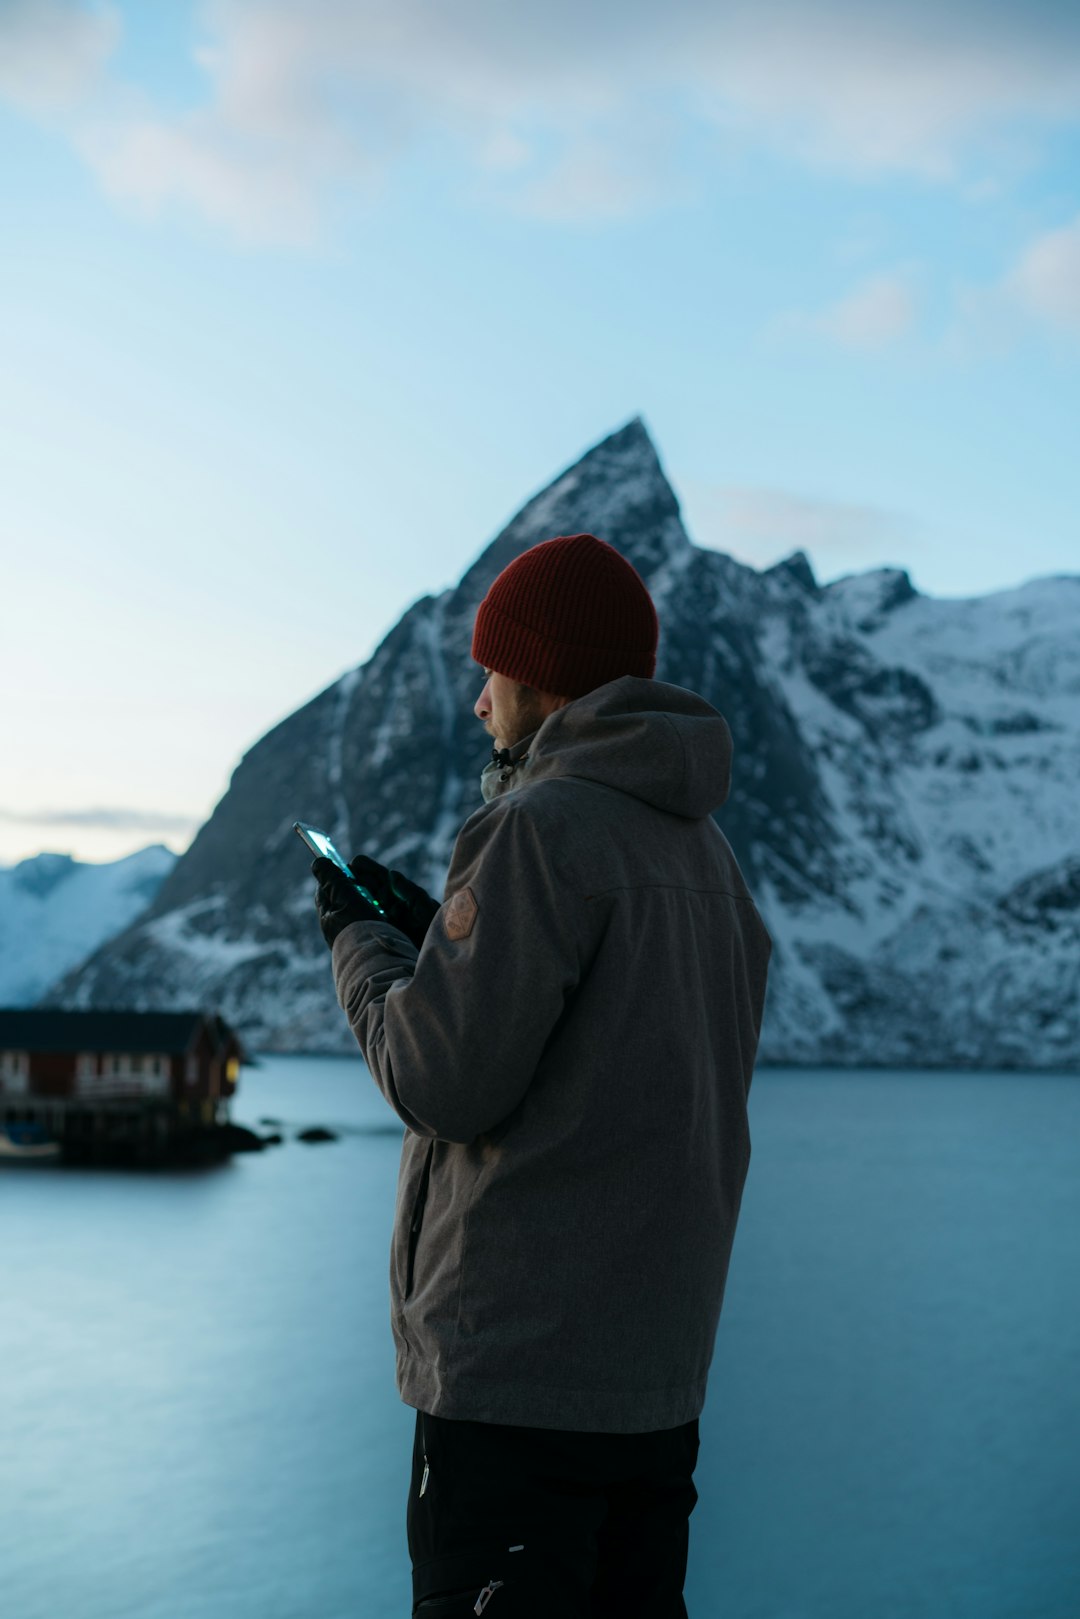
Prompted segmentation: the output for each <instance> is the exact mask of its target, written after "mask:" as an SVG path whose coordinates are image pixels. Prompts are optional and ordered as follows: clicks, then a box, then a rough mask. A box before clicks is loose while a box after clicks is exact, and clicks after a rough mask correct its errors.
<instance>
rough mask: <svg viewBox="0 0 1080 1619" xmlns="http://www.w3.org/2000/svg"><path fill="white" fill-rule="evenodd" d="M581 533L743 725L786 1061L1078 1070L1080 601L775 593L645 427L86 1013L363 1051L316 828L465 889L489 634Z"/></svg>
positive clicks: (488, 561)
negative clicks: (218, 1027)
mask: <svg viewBox="0 0 1080 1619" xmlns="http://www.w3.org/2000/svg"><path fill="white" fill-rule="evenodd" d="M582 529H589V530H592V531H593V532H594V533H597V534H599V535H601V536H602V537H603V538H604V539H607V540H609V541H610V542H611V543H612V544H613V545H615V546H616V547H617V548H618V549H619V550H620V551H622V552H623V554H624V555H625V556H627V557H629V559H630V560H631V561H632V562H633V563H634V565H635V566H636V567H637V568H638V570H639V571H640V572H641V574H642V575H643V576H644V578H645V579H646V581H647V583H648V585H649V588H650V590H651V591H652V593H653V596H654V598H655V600H656V605H657V610H658V612H659V616H660V624H661V643H660V658H659V664H658V668H657V675H658V677H659V678H661V679H663V680H668V681H672V682H674V683H675V684H677V685H681V686H686V687H689V688H691V689H692V690H694V691H698V692H701V693H702V695H704V696H705V697H706V698H708V699H709V701H711V702H713V703H714V704H715V705H716V707H717V708H719V709H720V710H722V712H723V713H724V714H725V715H726V716H727V719H728V721H729V723H730V725H731V729H732V732H733V735H734V739H735V766H734V781H733V789H732V796H731V799H730V801H729V803H728V804H727V805H726V806H725V807H724V809H723V810H722V811H721V813H720V814H719V816H718V817H717V819H718V821H719V823H720V825H721V826H722V827H723V829H724V831H725V832H726V833H727V835H728V837H729V838H730V840H731V842H732V844H733V846H734V848H735V851H736V854H737V855H738V857H739V860H740V862H741V864H742V866H743V869H744V870H745V872H746V875H747V877H748V879H749V881H750V884H751V887H752V888H753V891H754V893H755V895H756V897H757V899H758V901H759V904H760V906H761V908H762V911H763V912H764V914H765V918H766V921H767V923H768V925H769V927H770V929H771V931H772V933H773V936H774V939H775V944H776V952H775V956H774V965H773V970H772V974H771V980H770V993H769V1004H768V1008H767V1013H766V1027H765V1033H764V1039H763V1047H762V1054H763V1056H764V1057H765V1058H766V1059H771V1060H773V1061H793V1062H807V1063H839V1064H898V1065H911V1066H929V1067H934V1066H985V1067H1009V1066H1016V1067H1034V1068H1054V1067H1076V1066H1078V1065H1080V810H1078V805H1080V579H1078V578H1072V577H1068V578H1059V579H1050V580H1041V581H1036V582H1035V583H1032V584H1028V585H1024V586H1022V587H1020V588H1019V589H1016V590H1009V591H1003V592H1000V593H998V594H996V595H993V596H988V597H984V598H977V599H971V600H965V601H953V600H934V599H932V598H929V597H925V596H921V595H919V594H918V593H917V592H916V591H915V590H914V589H913V587H912V585H911V582H910V580H909V579H908V577H907V575H906V574H905V573H903V572H901V571H899V570H878V571H875V572H872V573H866V574H861V575H855V576H852V577H849V578H846V579H842V580H838V581H836V582H835V583H833V584H831V585H828V586H825V587H822V586H820V585H819V584H818V583H817V581H816V580H815V578H814V576H813V573H812V572H811V569H810V566H809V564H808V562H807V560H806V558H805V557H804V556H802V555H801V553H796V554H795V555H793V556H792V557H790V558H789V559H788V560H787V561H786V562H783V563H780V564H778V565H777V566H776V567H774V568H770V569H768V570H767V571H765V572H761V573H759V572H757V571H756V570H755V569H753V568H749V567H745V566H743V565H742V564H740V563H737V562H735V561H734V560H733V559H732V558H730V557H728V556H725V555H723V554H722V553H719V552H716V551H706V550H701V549H699V548H698V547H696V546H694V545H693V544H692V543H691V541H690V539H689V537H688V535H687V533H686V530H685V529H684V527H683V524H682V520H681V517H680V514H679V506H678V502H677V500H676V498H675V495H674V493H673V491H672V489H671V486H670V485H669V483H668V481H667V479H666V478H665V476H664V473H663V471H662V469H661V466H660V463H659V460H658V459H657V455H656V451H655V450H654V448H653V445H652V443H651V441H650V439H649V437H648V434H647V433H646V431H645V428H644V427H643V425H642V424H641V423H640V422H637V421H635V422H631V423H630V424H629V425H628V426H627V427H625V428H623V429H622V430H621V431H620V432H618V433H616V434H614V435H613V436H612V437H610V438H608V439H606V440H605V441H604V442H603V443H601V444H599V445H597V446H596V448H595V449H593V450H591V451H590V452H589V454H588V455H586V456H585V457H584V458H583V459H582V460H581V461H579V462H578V463H577V464H576V465H575V466H573V467H571V468H570V469H569V470H568V471H566V472H565V473H563V474H562V475H561V476H560V477H559V478H557V479H556V480H555V482H554V483H553V484H552V485H551V486H550V487H549V488H547V489H545V490H544V491H543V492H542V493H541V494H539V495H537V496H536V497H535V498H534V499H533V500H531V501H530V502H529V503H528V504H527V505H526V506H525V507H524V508H523V509H522V511H521V512H520V513H519V514H518V516H517V517H515V518H514V520H513V521H512V522H511V523H510V524H509V526H508V527H507V528H506V529H505V530H504V531H503V533H502V534H500V535H499V536H498V537H497V538H496V539H495V540H494V541H493V542H492V543H491V545H489V546H488V548H487V549H486V550H485V551H484V552H483V553H482V555H481V556H480V558H479V559H478V561H477V562H476V563H475V564H474V565H473V566H472V567H471V568H470V569H469V570H468V571H467V572H466V574H465V576H464V577H463V579H462V580H461V582H460V584H458V585H457V586H456V587H455V588H453V589H451V590H447V591H445V592H444V593H443V594H442V595H440V596H437V597H430V596H426V597H423V598H422V599H421V600H419V601H417V602H416V603H415V604H414V605H413V606H412V607H411V608H410V609H409V610H408V612H407V613H405V615H404V616H403V617H402V619H401V620H400V622H399V623H398V624H397V625H396V626H395V627H394V628H393V629H392V630H391V631H390V633H389V635H387V636H386V638H385V640H384V641H383V642H382V644H381V645H380V647H379V648H378V650H377V651H376V653H375V654H374V656H373V657H372V658H371V660H370V661H369V662H368V663H367V664H366V665H365V666H364V667H363V668H361V669H356V670H353V671H351V672H350V673H348V674H346V675H344V676H343V677H342V679H340V680H339V681H338V682H337V683H336V684H335V685H333V686H331V687H329V688H328V689H327V690H326V691H324V692H323V693H322V694H321V695H320V696H318V697H316V698H315V699H314V700H313V701H312V702H310V703H308V704H307V705H306V706H305V707H304V708H302V709H300V710H298V711H297V712H296V713H295V714H292V715H290V717H289V718H288V719H286V720H284V721H283V722H282V723H281V724H280V725H278V726H277V727H275V729H274V730H272V731H271V732H269V733H268V735H266V736H265V737H263V739H262V740H261V741H260V742H259V743H258V744H257V745H256V746H255V747H254V748H252V749H251V751H250V752H249V753H248V754H247V755H246V756H245V757H244V759H243V760H242V761H241V763H240V765H239V767H238V768H237V770H236V772H235V774H234V776H233V780H232V784H231V786H230V788H229V791H228V792H227V793H226V795H225V797H224V798H223V799H222V800H221V802H220V804H219V805H218V806H217V808H216V810H215V811H214V814H213V816H212V817H211V819H210V820H209V821H208V822H207V824H206V825H205V826H204V827H203V828H202V830H201V832H200V833H199V835H198V837H197V838H196V839H195V842H194V843H193V844H192V846H191V848H190V850H189V851H188V853H187V854H186V855H185V856H184V857H183V858H182V859H181V860H180V861H179V863H178V864H177V867H176V869H175V871H174V872H173V873H172V875H171V876H170V877H169V878H168V880H167V881H166V882H165V883H164V884H163V886H162V888H161V890H160V892H159V894H158V896H157V899H156V900H155V902H154V904H153V906H152V907H151V909H150V911H149V912H148V913H147V914H146V916H145V917H143V918H141V919H140V920H139V921H138V922H137V923H136V924H135V925H134V926H132V927H131V928H129V929H128V930H127V931H126V932H125V933H124V934H123V935H121V936H120V937H119V938H117V939H114V940H113V941H112V942H110V943H109V944H108V945H106V946H105V947H104V948H103V949H102V950H100V951H99V952H98V953H97V954H96V955H95V956H94V957H93V958H92V960H90V961H89V962H88V963H86V964H85V965H84V966H83V967H82V968H81V969H80V970H79V971H78V972H76V973H74V974H72V975H71V976H70V977H69V979H68V980H67V981H66V982H65V984H64V985H63V986H62V992H63V994H64V996H65V998H66V1001H67V1004H69V1005H72V1006H107V1005H121V1004H126V1005H132V1006H150V1005H162V1004H169V1005H174V1006H178V1007H179V1006H187V1005H191V1004H201V1003H202V1002H203V1001H205V1000H208V999H213V1000H214V1001H216V1002H217V1004H219V1005H220V1007H221V1010H222V1011H223V1012H224V1013H225V1014H226V1015H227V1016H228V1017H229V1018H230V1019H231V1020H232V1021H234V1022H236V1023H237V1024H239V1026H240V1027H241V1028H242V1029H243V1030H244V1032H245V1033H246V1035H247V1037H248V1040H249V1041H250V1042H251V1043H252V1044H255V1045H262V1046H264V1047H277V1048H279V1049H293V1050H297V1049H303V1048H307V1049H322V1050H333V1049H349V1047H350V1045H351V1037H350V1036H349V1035H348V1033H347V1031H346V1029H345V1025H344V1022H343V1020H342V1018H341V1014H340V1012H339V1011H338V1009H337V1005H336V1002H335V1000H334V996H333V991H332V988H331V984H330V974H329V967H328V963H327V960H326V954H325V949H324V946H323V944H322V940H321V938H320V936H319V933H318V929H317V927H316V925H315V920H314V913H313V908H312V884H311V880H310V877H309V875H308V870H307V862H306V859H305V856H304V853H303V850H302V849H301V848H300V846H299V844H298V842H297V840H296V838H295V837H294V836H293V834H292V832H291V830H290V828H291V826H292V822H293V820H294V819H295V818H296V817H297V816H299V817H300V818H302V819H308V820H312V821H315V822H316V823H318V824H322V825H324V826H326V827H327V829H328V830H329V831H330V833H331V835H332V836H333V837H334V839H335V841H336V842H337V843H338V844H339V846H340V847H341V848H342V849H343V850H344V851H345V852H346V853H353V852H355V851H359V850H366V851H367V852H369V853H370V854H373V855H375V856H377V857H378V858H380V859H383V860H386V861H387V862H388V863H392V864H395V865H398V866H400V867H401V868H402V869H403V870H405V871H407V872H408V873H410V874H411V875H412V876H414V877H415V878H417V879H418V880H419V881H421V882H424V883H426V884H427V885H428V886H429V887H430V888H431V889H432V890H433V891H441V883H442V880H443V878H444V875H445V871H446V866H447V862H448V860H449V856H450V850H451V848H452V845H453V840H454V837H455V834H456V832H457V830H458V828H459V827H460V826H461V825H462V823H463V822H464V821H465V820H466V819H467V817H468V816H469V815H470V814H471V813H472V812H473V811H474V810H475V809H476V808H477V807H478V806H479V803H480V794H479V782H478V777H479V773H480V770H481V768H482V766H483V764H484V763H485V760H486V758H487V757H488V756H489V754H490V741H489V740H488V738H487V737H486V736H485V734H484V733H483V731H482V730H481V728H480V726H479V724H478V722H477V721H476V719H475V718H474V716H473V714H472V705H473V703H474V701H475V698H476V695H477V691H478V686H479V681H478V672H477V670H476V669H475V667H474V666H473V664H472V661H471V658H470V655H469V647H470V634H471V628H472V621H473V617H474V615H475V612H476V608H477V605H478V603H479V601H480V599H481V597H482V596H483V594H484V592H485V591H486V589H487V587H488V585H489V584H490V583H491V581H492V580H493V579H494V577H495V576H496V574H497V573H498V572H499V571H500V570H501V569H502V568H503V567H504V566H505V565H506V564H507V563H508V562H509V561H511V559H512V558H513V557H515V556H517V555H518V554H519V553H520V552H522V551H524V550H525V549H526V548H527V547H528V546H530V545H533V544H535V543H536V542H537V541H538V540H543V539H548V538H550V537H551V536H552V535H555V534H572V533H576V532H578V531H579V530H582ZM166 986H167V987H166ZM658 1015H662V1008H658Z"/></svg>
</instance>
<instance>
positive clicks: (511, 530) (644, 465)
mask: <svg viewBox="0 0 1080 1619" xmlns="http://www.w3.org/2000/svg"><path fill="white" fill-rule="evenodd" d="M582 533H587V534H595V535H596V536H597V537H598V538H599V539H601V540H606V541H607V542H608V544H609V545H613V546H614V547H615V549H616V550H617V551H619V552H621V554H622V555H623V556H624V557H626V559H627V561H629V562H632V563H633V565H634V567H635V568H636V569H637V570H638V572H639V573H640V574H641V575H642V577H643V578H644V579H645V581H646V583H647V582H648V579H649V576H650V574H652V573H655V572H656V571H657V570H658V569H659V568H661V567H663V566H664V565H665V564H666V563H668V562H670V561H671V559H672V557H673V556H676V555H681V554H682V553H684V552H686V551H688V550H690V549H691V545H690V539H689V536H688V535H687V532H686V530H685V528H684V527H683V524H682V517H681V516H680V512H679V502H678V500H677V499H676V498H675V491H674V490H673V489H672V487H671V485H670V483H669V482H668V480H667V477H666V475H665V473H664V469H663V467H662V466H661V464H660V457H659V455H658V454H657V452H656V447H655V445H654V444H653V441H652V439H651V438H650V437H649V433H648V429H647V428H646V426H645V423H644V422H643V421H642V419H641V417H640V416H635V417H633V418H632V420H630V421H628V422H627V423H626V424H625V426H623V427H620V428H618V429H617V430H616V431H615V432H614V433H611V434H609V435H608V437H607V438H605V439H601V441H600V443H599V444H594V445H593V447H592V449H591V450H588V451H586V453H585V454H584V455H583V456H582V457H581V458H580V460H578V461H575V462H574V463H573V464H572V465H571V466H569V467H567V468H566V469H565V471H563V472H560V473H559V474H558V476H557V477H556V478H554V479H553V480H552V481H551V483H549V484H548V485H547V486H546V487H545V488H544V489H542V490H541V491H540V492H539V494H536V495H534V496H533V497H532V499H531V500H528V501H526V503H525V505H524V506H523V507H522V508H521V510H520V511H519V512H518V513H517V515H516V516H515V517H513V518H512V519H511V521H510V522H509V523H508V524H507V525H506V527H505V528H504V529H503V530H502V532H501V533H500V534H498V535H497V536H496V537H495V539H494V540H492V542H491V544H490V545H489V546H488V547H487V549H486V550H485V551H484V552H483V553H482V554H481V555H480V557H479V558H478V559H477V561H476V562H475V563H474V564H473V566H472V567H471V568H470V569H469V570H468V572H467V573H466V574H465V576H464V578H463V579H462V581H461V584H460V586H459V589H460V590H461V591H463V592H464V593H465V595H466V596H467V597H468V598H469V599H470V600H473V599H475V601H476V602H479V601H480V599H481V597H482V596H483V595H484V593H485V592H486V590H487V588H488V586H489V585H490V584H491V582H492V580H494V579H495V578H496V577H497V575H498V574H500V573H501V572H502V570H503V568H505V567H506V566H507V565H508V564H509V563H511V562H512V561H513V560H514V558H515V557H517V556H520V555H521V553H522V552H523V551H527V550H528V549H529V547H530V546H533V545H538V544H539V543H540V542H541V541H542V540H550V539H554V538H555V537H556V536H557V535H560V534H582Z"/></svg>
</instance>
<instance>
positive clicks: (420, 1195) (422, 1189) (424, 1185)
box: [402, 1141, 435, 1299]
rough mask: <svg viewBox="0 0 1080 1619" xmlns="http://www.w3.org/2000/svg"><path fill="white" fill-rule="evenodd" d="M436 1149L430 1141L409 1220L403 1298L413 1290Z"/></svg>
mask: <svg viewBox="0 0 1080 1619" xmlns="http://www.w3.org/2000/svg"><path fill="white" fill-rule="evenodd" d="M434 1151H435V1143H434V1141H429V1142H428V1150H427V1157H426V1158H425V1159H424V1168H423V1170H422V1172H421V1175H420V1185H419V1186H418V1187H417V1189H416V1201H415V1203H414V1204H413V1213H412V1220H411V1221H410V1222H409V1248H408V1253H407V1254H406V1256H405V1291H404V1293H403V1294H402V1298H403V1299H407V1298H408V1296H409V1294H410V1293H411V1292H412V1285H413V1271H414V1269H415V1267H416V1245H417V1242H418V1241H419V1240H420V1227H421V1226H422V1225H423V1223H424V1204H425V1203H426V1202H427V1194H428V1182H429V1181H430V1179H431V1158H432V1154H433V1153H434Z"/></svg>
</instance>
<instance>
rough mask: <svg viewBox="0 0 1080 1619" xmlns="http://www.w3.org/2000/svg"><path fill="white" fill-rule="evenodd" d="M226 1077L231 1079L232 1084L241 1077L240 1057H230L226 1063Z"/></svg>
mask: <svg viewBox="0 0 1080 1619" xmlns="http://www.w3.org/2000/svg"><path fill="white" fill-rule="evenodd" d="M225 1078H226V1079H227V1080H228V1081H229V1084H230V1085H235V1084H236V1081H237V1080H238V1079H239V1078H240V1059H239V1057H230V1058H229V1060H228V1062H227V1063H226V1064H225Z"/></svg>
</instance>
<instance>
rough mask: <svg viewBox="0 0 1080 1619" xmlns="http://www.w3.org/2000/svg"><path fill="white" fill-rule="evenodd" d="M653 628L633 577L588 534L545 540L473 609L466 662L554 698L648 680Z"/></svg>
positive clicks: (644, 595)
mask: <svg viewBox="0 0 1080 1619" xmlns="http://www.w3.org/2000/svg"><path fill="white" fill-rule="evenodd" d="M658 635H659V625H658V624H657V619H656V609H655V607H654V606H653V603H652V597H651V596H650V595H649V592H648V591H647V590H646V588H645V585H644V583H643V581H642V578H641V575H640V574H639V573H638V572H637V570H636V569H635V568H633V567H632V566H631V565H630V563H629V562H627V560H626V558H625V557H621V556H620V555H619V553H618V551H616V550H615V547H614V546H612V545H608V544H607V542H606V541H604V540H598V539H597V538H596V536H595V534H570V535H562V536H560V537H559V538H558V539H554V540H544V541H542V543H541V544H540V545H534V546H532V547H531V548H530V549H529V550H528V551H523V552H522V554H521V556H519V557H515V558H514V560H513V562H511V563H510V565H509V567H506V568H504V569H503V571H502V573H500V575H499V577H498V578H497V579H496V580H495V582H494V584H493V585H492V586H491V589H490V590H489V591H488V593H487V595H486V596H485V597H484V599H483V601H482V602H481V603H480V609H479V611H478V613H477V615H476V626H475V628H474V630H473V641H472V655H473V657H474V658H475V660H476V662H477V663H478V664H480V665H481V666H482V667H483V668H485V669H494V670H495V672H496V673H497V674H500V675H505V676H506V678H507V679H508V680H517V681H520V682H521V684H522V685H524V686H532V687H533V688H534V689H535V690H537V691H546V692H550V693H551V694H552V696H554V697H583V696H584V695H585V693H586V692H587V691H593V690H595V688H596V687H597V686H605V685H607V683H608V681H609V680H617V679H618V678H619V676H620V675H642V676H644V677H645V679H647V680H648V679H651V678H652V673H653V670H654V669H655V668H656V642H657V638H658Z"/></svg>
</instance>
